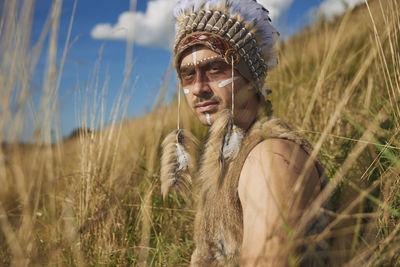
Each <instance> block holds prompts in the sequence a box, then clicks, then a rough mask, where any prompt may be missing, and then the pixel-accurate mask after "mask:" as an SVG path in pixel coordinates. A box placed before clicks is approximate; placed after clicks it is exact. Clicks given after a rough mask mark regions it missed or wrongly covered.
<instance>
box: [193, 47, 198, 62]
mask: <svg viewBox="0 0 400 267" xmlns="http://www.w3.org/2000/svg"><path fill="white" fill-rule="evenodd" d="M192 55H193V64H194V65H197V50H196V47H193V54H192Z"/></svg>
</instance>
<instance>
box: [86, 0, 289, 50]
mask: <svg viewBox="0 0 400 267" xmlns="http://www.w3.org/2000/svg"><path fill="white" fill-rule="evenodd" d="M177 1H178V0H151V1H149V2H148V5H147V10H146V11H145V12H131V11H126V12H123V13H122V14H121V15H120V16H119V18H118V22H117V23H116V24H114V25H112V24H110V23H100V24H97V25H96V26H95V27H94V28H93V29H92V32H91V36H92V38H94V39H102V40H104V39H111V40H127V39H132V40H134V41H135V42H136V43H137V44H139V45H143V46H152V47H158V48H165V49H169V48H170V47H171V43H172V42H173V40H174V23H175V22H174V18H173V15H172V10H173V8H174V6H175V3H176V2H177ZM258 2H259V3H260V4H262V5H263V6H265V7H266V8H267V9H268V10H269V11H270V16H271V18H272V20H273V23H274V24H276V21H277V19H278V17H279V15H280V14H281V12H282V11H283V10H285V9H287V8H288V7H289V6H290V5H291V3H292V2H293V0H258Z"/></svg>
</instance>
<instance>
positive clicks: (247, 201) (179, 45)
mask: <svg viewBox="0 0 400 267" xmlns="http://www.w3.org/2000/svg"><path fill="white" fill-rule="evenodd" d="M175 15H176V17H177V21H178V22H177V37H176V42H175V49H174V52H175V63H176V64H175V66H176V69H177V73H178V77H179V80H180V84H181V86H182V88H183V91H184V93H185V96H186V100H187V102H188V104H189V106H190V108H191V109H192V111H193V113H194V115H195V116H196V117H197V118H198V119H199V120H200V121H201V123H203V124H204V125H209V126H211V127H210V132H209V135H208V138H207V142H206V144H205V148H204V152H203V155H202V159H201V165H200V168H199V171H198V174H197V176H198V177H197V178H196V180H197V181H198V182H199V183H200V184H201V193H200V199H199V204H198V206H199V207H198V212H197V215H196V221H195V241H196V249H195V251H194V253H193V255H192V259H191V265H192V266H238V265H240V266H286V265H288V264H289V259H291V260H292V261H293V262H292V263H297V264H299V263H304V264H305V263H306V258H307V255H308V254H307V252H306V251H305V250H304V247H305V244H308V245H310V243H308V241H307V239H304V237H305V235H306V233H307V232H310V228H311V227H310V225H308V228H307V229H306V228H305V227H299V228H298V229H296V224H298V223H299V222H300V220H301V219H302V218H301V215H302V213H303V211H304V210H305V209H306V208H307V206H308V205H309V204H310V203H311V202H312V200H313V199H314V198H315V196H316V195H317V194H318V193H319V192H320V190H321V184H322V183H321V182H322V179H321V177H322V175H323V172H322V171H321V170H322V169H321V168H320V166H319V165H318V164H317V163H315V164H313V166H311V168H308V169H307V170H305V169H304V166H305V165H306V162H307V160H309V153H310V151H311V147H310V146H309V145H308V143H307V142H306V141H305V140H304V139H302V138H301V137H299V136H297V135H296V134H295V133H293V132H292V131H290V129H289V128H288V127H287V126H286V125H285V124H284V123H283V122H282V121H281V120H280V119H277V118H274V117H271V116H265V114H263V110H265V109H264V105H265V102H264V100H263V99H264V96H265V95H266V94H267V93H268V90H265V89H264V87H263V84H264V81H265V78H266V75H267V71H268V70H270V69H272V68H273V67H274V66H275V65H276V58H275V55H274V54H275V52H274V44H275V41H276V36H277V32H276V30H275V29H274V28H273V27H272V26H271V25H270V20H269V17H268V11H267V10H266V9H265V8H263V7H262V6H261V5H260V4H258V3H257V2H256V1H254V0H240V1H239V0H236V1H235V0H199V1H196V0H184V1H180V2H179V3H178V4H177V6H176V8H175ZM190 139H191V138H190V137H187V136H186V134H184V133H183V132H182V130H180V129H179V130H178V131H176V132H174V134H172V135H170V136H169V137H167V138H166V140H165V142H164V144H163V147H164V149H165V150H168V149H169V152H165V151H164V153H163V159H164V160H163V162H166V163H165V164H164V166H162V168H161V176H162V178H161V179H162V189H163V193H164V194H166V192H167V191H168V190H169V189H173V188H174V187H178V188H179V187H180V188H181V189H182V188H183V189H187V187H188V184H189V183H190V182H191V178H190V177H189V175H188V173H189V172H190V171H189V170H190V169H193V167H190V166H191V163H193V161H194V160H193V159H191V156H190V154H191V152H190V151H191V150H193V149H186V150H187V151H186V150H185V146H188V147H193V146H192V145H188V144H187V143H186V144H185V141H184V140H190ZM174 142H175V143H174ZM170 143H173V144H170ZM169 144H170V145H169ZM171 155H176V157H177V160H176V161H173V160H171ZM166 166H168V167H166ZM172 176H173V177H172ZM311 245H312V244H311ZM300 252H301V253H300Z"/></svg>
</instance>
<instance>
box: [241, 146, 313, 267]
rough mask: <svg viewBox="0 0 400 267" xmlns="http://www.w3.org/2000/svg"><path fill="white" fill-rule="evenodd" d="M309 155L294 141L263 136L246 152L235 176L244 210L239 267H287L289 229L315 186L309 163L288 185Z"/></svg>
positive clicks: (289, 241) (290, 243) (305, 204)
mask: <svg viewBox="0 0 400 267" xmlns="http://www.w3.org/2000/svg"><path fill="white" fill-rule="evenodd" d="M307 159H308V155H307V154H306V153H305V151H304V150H303V149H301V148H300V147H299V146H298V145H296V144H295V143H293V142H290V141H286V140H282V139H268V140H265V141H263V142H262V143H260V144H258V145H257V146H256V147H255V148H254V149H253V150H252V151H251V152H250V154H249V156H248V157H247V159H246V161H245V163H244V166H243V169H242V172H241V174H240V178H239V188H238V190H239V198H240V201H241V204H242V209H243V243H242V250H241V266H286V265H288V257H289V254H290V250H291V246H292V245H293V242H292V241H293V240H291V238H290V232H291V231H295V230H296V229H295V225H296V222H297V221H298V219H299V218H300V216H301V214H302V212H303V210H304V209H305V208H306V207H307V205H308V204H309V203H310V202H311V200H312V199H313V198H314V197H315V196H316V194H318V193H319V191H320V181H319V177H318V173H317V171H316V168H315V167H313V168H312V169H311V170H310V171H309V172H308V174H307V175H306V176H305V177H306V178H305V179H304V181H303V182H302V184H301V186H300V190H299V192H298V194H297V195H296V196H295V195H294V194H293V192H292V191H293V188H294V186H295V184H296V181H297V179H298V177H299V175H300V173H301V171H302V168H303V166H304V165H305V163H306V161H307Z"/></svg>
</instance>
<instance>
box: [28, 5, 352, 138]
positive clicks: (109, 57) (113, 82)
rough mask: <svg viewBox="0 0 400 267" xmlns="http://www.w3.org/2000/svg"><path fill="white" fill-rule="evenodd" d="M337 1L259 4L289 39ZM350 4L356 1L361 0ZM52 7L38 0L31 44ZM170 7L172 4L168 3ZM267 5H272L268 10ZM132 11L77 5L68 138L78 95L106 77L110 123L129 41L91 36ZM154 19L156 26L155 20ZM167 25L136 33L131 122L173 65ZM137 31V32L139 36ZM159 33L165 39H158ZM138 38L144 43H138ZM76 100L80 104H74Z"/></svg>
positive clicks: (64, 98)
mask: <svg viewBox="0 0 400 267" xmlns="http://www.w3.org/2000/svg"><path fill="white" fill-rule="evenodd" d="M162 1H171V2H172V0H138V1H137V7H136V13H135V14H140V15H141V16H142V17H143V21H145V22H146V20H145V19H146V15H149V14H150V13H149V12H148V11H149V10H150V9H149V7H150V5H148V4H149V2H152V4H153V11H154V10H156V5H155V4H156V3H157V2H162ZM335 1H337V2H338V3H339V2H340V0H324V1H323V0H261V1H259V2H262V3H267V4H266V5H267V6H266V7H267V9H270V11H271V13H273V14H271V16H272V17H273V18H274V24H275V26H276V27H277V28H278V29H279V30H280V31H281V33H283V35H284V36H285V35H286V36H287V35H288V34H292V33H294V32H296V31H297V30H298V29H300V28H301V27H303V26H304V25H305V24H307V23H308V22H309V17H310V13H311V10H317V9H318V8H320V9H321V7H323V5H327V4H326V3H328V10H331V9H332V8H331V6H329V3H330V2H331V5H336V6H337V3H336V2H335ZM348 1H353V2H354V1H357V0H348ZM51 3H52V0H36V7H35V15H34V23H33V30H32V33H33V34H32V44H34V43H35V42H36V41H37V39H38V37H39V35H40V33H41V31H42V29H43V26H44V25H45V22H46V21H47V17H48V15H49V12H50V7H51ZM73 3H74V1H73V0H64V3H63V10H62V17H61V23H60V33H59V41H58V49H59V51H58V54H59V58H61V55H62V49H63V47H64V43H65V40H66V36H67V30H68V25H69V20H70V17H71V13H72V9H73ZM168 3H169V5H171V4H170V2H168ZM268 4H270V5H271V6H270V7H269V6H268ZM339 5H340V3H339ZM129 9H130V3H129V0H118V1H110V0H80V1H79V2H78V4H77V9H76V14H75V20H74V24H73V28H72V33H71V40H75V42H74V44H73V45H72V47H71V49H70V50H69V52H68V55H67V61H66V65H65V67H64V71H63V79H62V82H61V87H60V93H59V100H60V105H59V110H58V111H59V114H60V115H59V117H60V121H61V123H60V126H61V131H62V134H63V135H64V136H67V135H68V134H69V133H70V132H71V131H72V130H73V129H75V128H76V127H79V124H80V122H79V120H77V116H78V117H79V116H80V115H79V114H77V112H76V107H78V108H79V106H81V105H82V103H85V101H86V99H84V98H82V97H79V96H78V92H83V91H85V90H88V91H89V99H90V97H91V96H90V95H91V94H92V95H93V94H94V92H95V90H100V89H101V87H102V83H103V82H104V81H105V77H106V74H108V77H109V86H108V87H109V89H108V94H107V97H106V98H105V100H106V118H107V117H108V114H107V113H110V112H111V106H112V104H113V102H114V100H115V99H116V97H117V96H118V94H119V93H121V85H122V82H123V77H124V75H123V74H124V66H125V55H126V42H125V41H124V40H123V38H119V39H118V38H114V37H107V35H104V36H100V37H98V36H97V38H93V36H94V34H93V31H94V28H95V27H96V26H98V25H99V24H100V25H105V24H108V25H109V26H108V27H114V26H115V25H116V24H118V23H119V18H120V15H121V14H123V13H124V12H127V11H129ZM159 9H160V10H156V11H157V12H159V13H157V16H156V17H157V18H158V19H159V20H162V19H163V18H164V17H162V15H163V14H162V13H165V12H163V11H164V10H165V8H163V7H159ZM158 14H160V16H158ZM150 15H151V14H150ZM150 15H149V16H150ZM149 16H147V19H149ZM138 17H140V16H138ZM153 17H154V14H153ZM150 19H151V20H150V21H151V22H152V21H153V20H152V18H151V16H150ZM155 21H157V20H155ZM148 24H151V23H148ZM164 24H171V25H169V27H170V28H171V27H173V25H172V23H168V22H165V23H164V21H160V22H159V26H154V28H155V30H154V31H152V28H146V27H147V25H144V26H143V27H140V29H137V30H136V31H135V36H136V38H137V39H136V42H137V43H136V44H135V46H134V49H133V61H134V65H133V72H132V75H131V77H130V78H131V83H132V85H133V83H134V81H136V82H135V86H134V87H135V89H134V92H133V96H132V99H131V101H130V102H129V105H128V110H127V117H134V116H140V115H142V114H144V113H145V112H146V111H148V110H150V109H151V107H152V106H153V104H154V99H155V97H156V95H157V93H158V91H159V89H160V87H161V85H162V84H163V82H164V80H165V78H166V77H165V76H166V70H167V69H168V66H169V64H170V60H171V53H170V51H169V50H168V49H167V47H168V43H169V41H168V40H165V39H168V38H167V37H168V36H167V37H165V36H164V35H163V34H165V31H166V30H165V29H164V28H160V27H161V26H160V25H162V26H163V27H164V26H168V25H164ZM152 27H153V26H152ZM157 27H158V28H157ZM167 29H168V27H167ZM140 31H142V32H140ZM136 32H138V33H137V34H136ZM158 34H159V35H162V36H155V35H158ZM153 36H154V37H160V38H158V39H157V38H153V39H156V40H154V41H152V38H150V39H149V37H153ZM169 36H171V34H169ZM161 37H162V38H161ZM140 38H143V39H142V40H140ZM160 40H161V41H160ZM101 47H103V53H102V56H101V65H100V71H99V77H100V79H99V81H100V86H98V88H96V87H95V86H93V85H92V84H91V83H90V80H91V75H93V72H94V69H95V62H96V59H97V58H98V56H99V51H100V50H101ZM160 47H164V48H160ZM45 51H46V49H44V55H42V57H41V59H40V61H39V64H38V67H37V73H36V74H35V77H36V78H35V79H34V81H33V87H34V88H35V87H36V88H38V89H37V90H36V93H35V94H34V99H36V102H37V98H38V95H39V92H40V88H41V83H42V77H43V76H44V71H45V66H46V57H45ZM172 76H173V77H172V79H171V83H170V85H169V87H168V88H169V89H168V94H169V95H172V94H173V93H174V88H175V85H176V79H175V78H174V77H175V72H173V73H172ZM77 98H78V99H79V101H76V99H77ZM34 102H35V101H34Z"/></svg>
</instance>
